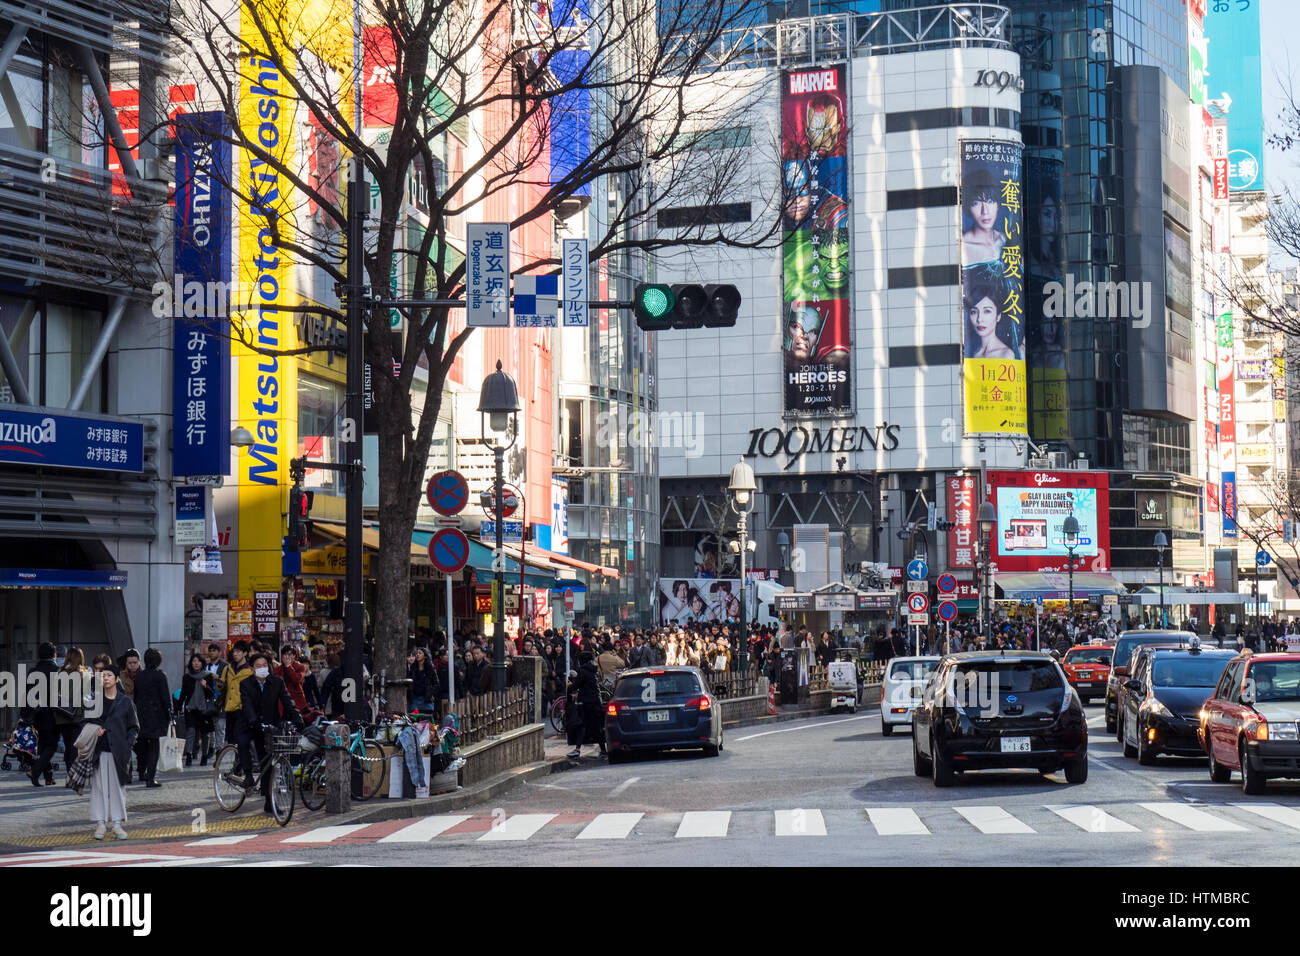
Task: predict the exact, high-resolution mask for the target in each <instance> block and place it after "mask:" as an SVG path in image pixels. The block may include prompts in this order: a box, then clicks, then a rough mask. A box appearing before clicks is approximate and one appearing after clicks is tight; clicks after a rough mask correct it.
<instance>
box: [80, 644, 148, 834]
mask: <svg viewBox="0 0 1300 956" xmlns="http://www.w3.org/2000/svg"><path fill="white" fill-rule="evenodd" d="M120 674H121V670H120V669H119V668H118V667H117V665H116V664H109V665H108V666H107V667H105V668H104V670H103V671H101V672H100V679H101V680H102V681H103V682H104V685H103V690H102V691H101V692H100V693H99V694H98V695H97V696H98V697H99V698H101V699H100V700H95V701H90V702H88V704H87V708H86V710H87V715H88V716H87V717H86V723H87V724H92V725H94V726H97V727H99V735H98V739H97V741H96V743H95V775H94V776H93V777H92V778H91V782H90V821H91V822H92V823H94V824H96V827H95V839H96V840H102V839H104V835H105V831H106V830H107V828H108V825H109V824H110V823H111V824H112V827H113V835H114V836H115V837H117V838H118V839H119V840H125V839H126V831H125V830H123V829H122V824H123V823H125V822H126V789H125V788H126V785H127V784H128V783H130V782H131V750H132V748H133V747H134V746H135V741H136V735H137V733H138V732H139V730H140V722H139V720H137V719H136V713H135V705H134V704H133V703H131V698H130V697H127V696H126V692H125V691H123V690H121V689H120V688H119V687H118V677H119V675H120Z"/></svg>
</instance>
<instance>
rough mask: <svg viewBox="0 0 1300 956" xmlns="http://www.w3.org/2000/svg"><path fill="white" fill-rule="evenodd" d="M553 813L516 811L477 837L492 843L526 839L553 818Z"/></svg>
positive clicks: (483, 841)
mask: <svg viewBox="0 0 1300 956" xmlns="http://www.w3.org/2000/svg"><path fill="white" fill-rule="evenodd" d="M555 816H556V815H555V814H554V813H516V814H515V815H514V816H513V817H506V819H505V820H503V821H502V822H501V825H500V826H493V827H492V829H491V830H488V832H487V833H485V834H483V835H482V836H481V837H479V838H478V842H480V843H492V842H495V841H498V840H527V839H528V838H529V837H530V836H532V835H533V834H534V833H536V832H537V831H538V830H540V829H541V828H542V827H544V826H546V824H548V823H550V822H551V821H552V820H554V819H555Z"/></svg>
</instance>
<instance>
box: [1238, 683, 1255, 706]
mask: <svg viewBox="0 0 1300 956" xmlns="http://www.w3.org/2000/svg"><path fill="white" fill-rule="evenodd" d="M1241 702H1242V703H1243V704H1248V705H1250V706H1252V707H1253V706H1254V705H1255V688H1253V687H1250V686H1249V685H1248V686H1247V687H1246V688H1245V689H1244V690H1242V692H1241Z"/></svg>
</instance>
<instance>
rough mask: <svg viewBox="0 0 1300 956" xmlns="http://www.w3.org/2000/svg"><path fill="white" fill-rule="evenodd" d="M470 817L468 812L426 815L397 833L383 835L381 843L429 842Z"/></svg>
mask: <svg viewBox="0 0 1300 956" xmlns="http://www.w3.org/2000/svg"><path fill="white" fill-rule="evenodd" d="M468 819H469V816H468V814H453V813H447V814H439V815H438V816H436V817H425V818H424V819H423V820H416V821H415V822H414V823H412V824H411V825H410V826H405V827H402V829H400V830H398V831H397V832H395V833H390V834H388V836H386V837H382V838H381V839H380V840H379V842H380V843H427V842H428V841H429V840H432V839H433V838H434V837H436V836H439V835H440V834H443V833H446V832H447V831H448V830H450V829H451V828H452V827H454V826H457V825H459V824H461V823H464V822H465V821H466V820H468Z"/></svg>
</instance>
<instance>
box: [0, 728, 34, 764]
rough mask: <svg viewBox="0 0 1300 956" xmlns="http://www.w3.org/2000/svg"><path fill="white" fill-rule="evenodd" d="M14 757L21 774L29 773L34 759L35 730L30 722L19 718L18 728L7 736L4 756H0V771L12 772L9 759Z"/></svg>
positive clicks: (11, 761) (11, 762)
mask: <svg viewBox="0 0 1300 956" xmlns="http://www.w3.org/2000/svg"><path fill="white" fill-rule="evenodd" d="M14 757H16V758H18V769H19V770H21V771H22V772H23V773H28V772H30V770H31V767H32V761H33V760H35V759H36V728H34V727H33V726H32V722H31V721H30V720H23V719H21V718H19V720H18V726H17V727H15V728H14V730H13V733H11V734H10V735H9V743H8V744H7V745H6V746H5V752H4V755H3V756H0V770H12V769H13V767H14V765H13V760H12V759H11V758H14Z"/></svg>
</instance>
